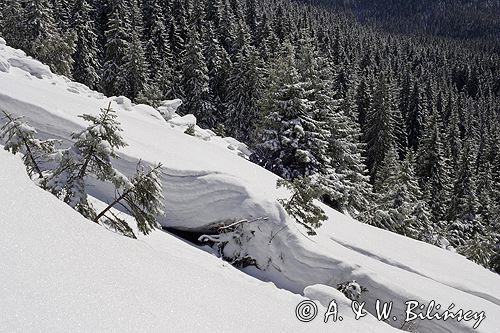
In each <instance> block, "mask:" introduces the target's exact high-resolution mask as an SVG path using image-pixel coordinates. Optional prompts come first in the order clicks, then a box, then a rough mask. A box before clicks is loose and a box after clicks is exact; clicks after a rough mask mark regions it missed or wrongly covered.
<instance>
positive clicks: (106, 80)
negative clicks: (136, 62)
mask: <svg viewBox="0 0 500 333" xmlns="http://www.w3.org/2000/svg"><path fill="white" fill-rule="evenodd" d="M108 5H109V14H108V15H109V17H108V21H107V27H106V31H105V38H106V42H105V45H104V63H103V68H102V70H103V74H102V88H103V90H104V93H105V94H106V95H108V96H120V95H123V94H125V93H126V92H127V91H129V86H128V79H127V75H128V73H126V72H125V71H124V64H125V57H126V54H127V50H128V48H129V42H128V38H129V34H128V33H129V31H130V23H129V19H130V18H129V13H128V12H127V9H126V7H125V3H124V1H123V0H109V3H108Z"/></svg>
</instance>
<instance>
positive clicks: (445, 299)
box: [0, 40, 500, 333]
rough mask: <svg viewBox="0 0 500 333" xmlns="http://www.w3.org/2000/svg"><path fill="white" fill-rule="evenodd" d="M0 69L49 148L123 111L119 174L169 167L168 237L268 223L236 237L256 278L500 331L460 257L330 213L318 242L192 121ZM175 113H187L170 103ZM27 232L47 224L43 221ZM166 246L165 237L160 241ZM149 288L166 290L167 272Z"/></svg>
mask: <svg viewBox="0 0 500 333" xmlns="http://www.w3.org/2000/svg"><path fill="white" fill-rule="evenodd" d="M0 64H10V66H4V67H6V70H0V109H4V110H6V111H8V112H11V113H13V114H15V115H19V116H21V115H22V116H24V117H25V120H26V121H27V122H28V123H29V124H30V125H31V126H33V127H35V128H36V129H37V130H38V132H39V133H40V134H41V135H42V136H44V137H50V138H60V139H62V140H63V141H65V142H66V144H67V143H68V141H69V138H70V133H71V132H73V131H76V130H79V129H81V128H82V127H83V126H84V123H83V121H82V120H81V119H80V118H77V115H79V114H82V113H90V114H97V113H98V112H99V109H100V108H102V107H106V106H107V104H108V103H110V102H111V103H112V108H113V109H115V110H116V111H117V114H118V116H119V117H118V120H119V121H120V122H121V123H122V128H123V130H124V132H123V136H124V139H125V141H126V142H127V143H128V144H129V146H128V147H126V148H124V149H122V150H120V151H119V155H120V159H118V160H117V161H115V166H116V167H117V168H118V169H119V170H120V171H121V172H122V173H124V174H126V175H131V174H132V173H133V172H134V170H135V165H136V163H137V161H138V160H139V159H142V160H144V161H147V162H150V163H155V162H161V163H162V164H163V165H164V170H163V177H162V180H163V185H164V192H165V193H164V196H165V205H166V214H165V216H164V217H163V218H162V219H161V221H160V222H161V224H162V225H163V226H166V227H171V228H176V229H181V230H188V231H197V232H202V231H205V230H208V229H209V228H210V227H211V226H213V225H214V224H217V223H221V222H223V223H227V222H230V221H236V220H240V219H250V220H251V219H255V218H259V217H267V218H268V219H267V220H265V221H263V220H259V221H257V222H255V223H245V224H242V225H241V228H240V230H239V231H238V237H233V239H236V240H235V241H230V242H228V244H227V245H226V247H225V248H224V253H223V254H224V255H225V256H226V257H233V258H236V257H238V258H242V257H249V258H252V259H253V260H255V262H256V264H257V267H258V269H257V268H254V267H248V268H246V269H245V271H246V272H247V273H250V274H252V275H254V276H257V277H259V278H260V279H262V280H265V281H272V282H274V283H275V284H276V285H277V286H278V287H281V288H284V289H288V290H290V291H292V292H294V293H301V294H304V288H307V287H308V286H311V285H315V284H322V285H327V286H333V287H335V286H336V285H337V284H338V283H341V282H344V281H348V280H353V279H355V280H357V281H358V282H359V283H360V284H361V285H363V286H365V287H367V288H368V292H366V293H363V297H362V299H361V300H362V301H366V302H367V306H366V307H367V309H368V310H369V311H370V312H372V313H375V311H374V303H375V300H377V299H380V300H382V301H393V302H394V308H395V310H394V314H395V315H396V316H397V320H395V321H390V324H391V325H393V326H395V327H398V328H400V327H402V326H403V320H404V315H403V314H404V309H405V301H407V300H418V301H420V302H422V303H428V302H430V301H431V300H435V301H436V302H438V303H439V304H441V305H442V307H443V309H445V308H447V307H448V306H449V305H450V304H452V303H453V304H455V308H456V309H459V308H460V309H464V310H473V311H478V312H479V311H485V313H486V317H487V319H486V320H484V322H483V323H482V324H481V325H480V327H479V328H478V329H477V330H475V331H477V332H487V333H491V332H500V318H498V317H495V314H498V313H500V277H499V276H498V275H496V274H494V273H492V272H489V271H487V270H486V269H484V268H482V267H480V266H478V265H475V264H474V263H472V262H470V261H468V260H466V259H465V258H463V257H462V256H459V255H458V254H455V253H451V252H447V251H444V250H442V249H439V248H437V247H433V246H431V245H428V244H424V243H421V242H418V241H414V240H411V239H408V238H405V237H402V236H399V235H395V234H392V233H389V232H385V231H382V230H378V229H376V228H373V227H370V226H367V225H364V224H361V223H358V222H357V221H354V220H352V219H351V218H349V217H346V216H344V215H342V214H340V213H337V212H335V211H333V210H331V209H329V208H328V207H323V208H324V210H325V212H326V213H327V215H328V216H329V219H328V221H325V222H324V225H323V227H321V228H320V229H319V230H318V236H315V237H306V236H305V235H304V230H302V229H301V227H300V226H299V225H298V224H296V223H295V222H294V221H293V220H291V219H290V218H289V217H288V216H287V214H286V212H285V211H284V210H283V208H282V207H281V206H280V205H279V204H278V202H277V199H278V198H284V197H286V196H287V195H289V194H288V193H287V192H286V191H285V190H283V189H276V180H277V177H276V176H275V175H273V174H271V173H269V172H267V171H266V170H263V169H262V168H260V167H258V166H256V165H254V164H252V163H250V162H249V161H247V159H246V158H245V157H246V156H247V155H248V149H247V148H246V147H245V146H244V145H242V144H240V143H237V142H236V141H235V140H232V139H230V138H226V139H222V138H219V137H216V136H215V135H214V134H213V133H212V132H211V131H206V130H203V129H201V128H198V127H197V128H196V131H195V133H196V137H192V136H189V135H186V134H184V133H183V132H184V130H185V129H186V127H187V126H189V125H192V124H193V119H192V117H184V119H179V118H175V115H174V118H172V119H169V120H168V121H167V120H165V118H163V117H162V115H161V114H160V112H159V111H157V110H155V109H154V108H151V107H149V106H145V105H133V104H132V103H131V102H130V100H128V99H126V98H125V97H112V98H106V97H105V96H103V95H102V94H99V93H96V92H93V91H91V90H89V89H88V88H87V87H85V86H83V85H80V84H75V83H73V82H71V81H69V80H68V79H66V78H64V77H60V76H57V75H53V74H51V73H50V71H49V72H48V73H47V71H46V70H47V68H46V66H44V65H42V64H40V63H38V62H36V61H35V60H33V59H31V58H29V57H26V56H25V55H24V53H22V52H20V51H17V50H14V49H12V48H10V47H8V46H6V45H5V43H4V42H3V41H1V40H0ZM12 64H16V66H14V65H12ZM1 68H3V67H2V66H0V69H1ZM172 105H175V103H171V104H168V106H170V107H171V106H172ZM169 112H170V114H172V112H171V110H170V111H169ZM167 119H168V118H167ZM91 194H92V195H93V196H94V197H96V198H98V199H99V200H101V201H104V202H107V201H110V199H111V196H112V192H111V191H109V188H107V187H106V186H93V187H92V188H91ZM75 218H76V217H75ZM23 223H26V224H37V225H38V224H39V222H37V219H36V218H34V217H33V218H32V219H31V220H29V219H24V220H23ZM72 227H74V225H73V226H72ZM89 228H90V227H84V228H83V229H82V225H80V224H78V227H77V228H75V229H78V230H79V231H78V235H82V236H81V237H85V234H86V232H87V231H86V230H87V229H89ZM92 228H93V229H95V226H92ZM84 230H85V231H84ZM75 233H76V231H75ZM102 237H105V236H102ZM106 237H107V236H106ZM155 237H159V236H157V235H154V236H151V238H155ZM146 239H148V238H146ZM148 243H149V241H148ZM127 244H132V243H127ZM133 246H136V245H133ZM101 249H102V248H101ZM102 250H104V249H102ZM104 252H105V251H104ZM137 269H139V267H137ZM148 279H154V280H155V281H163V280H162V277H161V274H160V275H159V276H158V275H156V272H154V274H152V275H148ZM161 283H162V282H161ZM305 294H306V295H309V296H312V295H318V293H315V292H305ZM248 297H250V296H248ZM318 297H319V296H318ZM332 297H333V296H332ZM224 307H225V305H224ZM318 320H319V319H318ZM362 322H363V320H360V321H358V322H357V323H358V324H359V325H363V324H361V323H362ZM380 324H381V325H384V329H385V330H388V329H389V327H388V326H387V325H385V324H382V323H380ZM472 325H473V323H471V322H465V321H462V322H457V321H453V320H448V321H437V320H425V321H420V322H417V323H415V326H416V328H415V331H417V332H453V333H455V332H470V331H471V330H472V328H471V327H472ZM301 327H302V326H301ZM303 327H305V328H311V329H312V328H313V326H303ZM358 327H359V328H360V327H362V326H358ZM370 327H371V325H370ZM377 327H378V326H377ZM359 331H360V332H367V331H369V330H368V329H367V328H366V327H365V328H363V329H359ZM346 332H347V331H346ZM348 332H353V330H351V331H348Z"/></svg>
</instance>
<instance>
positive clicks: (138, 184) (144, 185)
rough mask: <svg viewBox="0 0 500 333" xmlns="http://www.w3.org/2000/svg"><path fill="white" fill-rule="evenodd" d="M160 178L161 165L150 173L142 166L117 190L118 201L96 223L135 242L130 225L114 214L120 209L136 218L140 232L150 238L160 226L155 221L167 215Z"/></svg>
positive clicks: (116, 199)
mask: <svg viewBox="0 0 500 333" xmlns="http://www.w3.org/2000/svg"><path fill="white" fill-rule="evenodd" d="M160 176H161V164H157V165H156V166H154V167H149V170H148V169H147V168H145V167H144V165H143V164H142V163H141V162H139V163H138V164H137V171H136V174H135V175H134V176H133V177H132V178H131V179H130V181H128V182H126V183H124V184H123V186H122V188H121V189H117V192H116V193H117V195H116V198H115V199H114V200H113V202H111V203H110V204H109V205H108V206H107V207H106V208H105V209H103V210H102V211H101V212H100V213H99V214H98V215H97V216H96V217H95V218H94V222H96V223H99V221H100V220H103V223H104V224H106V225H108V226H110V227H111V228H113V229H114V230H115V231H118V232H120V233H122V234H124V235H125V236H128V237H131V238H136V236H135V234H134V232H133V230H132V229H131V228H130V227H129V225H128V224H127V222H126V221H125V220H124V219H121V218H119V217H118V216H117V215H116V214H114V213H113V211H112V208H115V207H116V206H120V207H122V208H123V209H124V210H125V211H126V212H127V213H129V214H130V215H131V216H133V217H134V218H135V220H136V221H137V227H138V229H139V231H140V232H142V233H143V234H144V235H147V234H149V233H150V232H151V231H152V230H154V229H155V228H157V226H158V223H157V221H156V218H157V217H158V216H159V215H162V214H163V213H164V212H163V194H162V192H163V189H162V185H161V180H160Z"/></svg>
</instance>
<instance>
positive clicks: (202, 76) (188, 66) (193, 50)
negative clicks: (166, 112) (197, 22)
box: [181, 29, 217, 126]
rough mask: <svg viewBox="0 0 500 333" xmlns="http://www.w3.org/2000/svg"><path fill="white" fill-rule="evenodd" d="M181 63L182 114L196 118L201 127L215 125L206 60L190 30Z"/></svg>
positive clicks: (196, 36) (198, 40)
mask: <svg viewBox="0 0 500 333" xmlns="http://www.w3.org/2000/svg"><path fill="white" fill-rule="evenodd" d="M183 59H184V60H183V63H182V74H183V76H182V81H181V85H182V91H183V96H184V100H183V102H184V103H183V105H182V112H183V113H184V114H188V113H190V114H193V115H195V116H196V119H197V121H198V124H200V125H201V126H213V125H214V124H215V123H216V121H217V120H216V118H215V112H216V110H215V107H214V105H213V102H212V100H211V96H210V90H209V77H208V69H207V66H206V63H205V62H206V60H205V57H204V56H203V53H202V45H201V42H200V37H199V35H198V33H197V32H196V31H195V30H194V29H191V30H190V31H189V40H188V44H187V47H186V51H185V53H184V55H183Z"/></svg>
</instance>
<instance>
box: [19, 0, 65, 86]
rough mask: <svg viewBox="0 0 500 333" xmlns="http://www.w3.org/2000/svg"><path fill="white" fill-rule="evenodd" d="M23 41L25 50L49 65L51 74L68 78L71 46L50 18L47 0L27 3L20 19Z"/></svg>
mask: <svg viewBox="0 0 500 333" xmlns="http://www.w3.org/2000/svg"><path fill="white" fill-rule="evenodd" d="M21 22H22V25H23V26H24V27H23V30H22V32H23V33H24V34H23V35H22V37H21V38H24V39H25V40H26V43H27V44H26V45H25V51H26V52H27V53H28V54H29V55H31V56H33V57H35V58H37V59H38V60H40V61H41V62H43V63H45V64H47V65H49V66H50V68H51V69H52V71H54V72H55V73H58V74H62V75H66V76H67V77H71V70H72V66H73V59H72V58H71V55H72V54H73V52H74V43H73V40H72V38H71V36H66V35H63V34H62V33H61V31H60V30H59V28H58V27H57V24H56V22H55V19H54V16H53V7H52V4H51V2H50V1H49V0H34V1H29V2H27V4H26V7H25V9H24V11H23V15H22V19H21Z"/></svg>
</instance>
